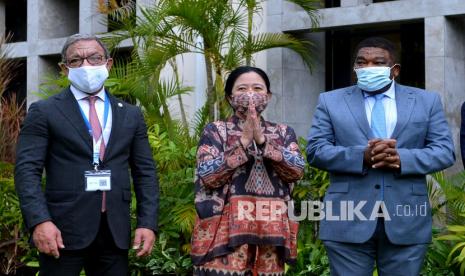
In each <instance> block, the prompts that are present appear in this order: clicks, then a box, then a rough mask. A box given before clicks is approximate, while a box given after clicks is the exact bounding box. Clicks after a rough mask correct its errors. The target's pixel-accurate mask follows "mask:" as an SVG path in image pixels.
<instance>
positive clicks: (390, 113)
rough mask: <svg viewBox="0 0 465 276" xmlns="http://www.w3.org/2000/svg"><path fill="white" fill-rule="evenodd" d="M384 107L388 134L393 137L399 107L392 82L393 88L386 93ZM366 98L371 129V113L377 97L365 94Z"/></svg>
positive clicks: (366, 110)
mask: <svg viewBox="0 0 465 276" xmlns="http://www.w3.org/2000/svg"><path fill="white" fill-rule="evenodd" d="M382 94H384V95H385V97H384V98H383V106H384V115H385V116H384V117H385V118H386V134H387V136H388V137H391V135H392V132H393V131H394V128H395V127H396V124H397V106H396V89H395V82H394V81H392V84H391V87H389V89H388V90H387V91H385V92H384V93H382ZM363 96H364V97H365V112H366V114H367V119H368V124H369V125H370V127H371V111H372V110H373V106H374V105H375V101H376V100H375V97H371V94H370V93H367V92H363Z"/></svg>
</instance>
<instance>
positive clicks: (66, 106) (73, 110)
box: [55, 87, 92, 149]
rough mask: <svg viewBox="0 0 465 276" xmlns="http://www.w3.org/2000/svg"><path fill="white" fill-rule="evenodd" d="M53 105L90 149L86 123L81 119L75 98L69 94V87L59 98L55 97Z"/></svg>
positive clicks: (90, 140)
mask: <svg viewBox="0 0 465 276" xmlns="http://www.w3.org/2000/svg"><path fill="white" fill-rule="evenodd" d="M55 105H56V107H57V108H58V110H60V112H61V113H62V114H63V116H64V117H65V118H66V119H67V120H68V121H69V122H70V123H71V125H72V126H73V127H74V128H75V129H76V131H77V132H78V133H79V135H80V136H81V138H82V139H83V140H84V141H85V142H86V144H87V145H88V146H89V147H90V148H91V149H92V138H91V136H90V134H89V130H88V129H87V126H86V123H85V122H84V119H83V118H82V114H81V111H80V110H79V104H78V102H77V101H76V98H74V95H73V93H71V90H70V89H69V87H68V88H67V89H66V90H64V91H63V93H61V95H60V97H57V102H56V103H55Z"/></svg>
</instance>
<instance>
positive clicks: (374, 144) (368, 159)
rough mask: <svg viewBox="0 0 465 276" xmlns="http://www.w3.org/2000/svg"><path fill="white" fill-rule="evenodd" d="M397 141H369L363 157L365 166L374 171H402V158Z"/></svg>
mask: <svg viewBox="0 0 465 276" xmlns="http://www.w3.org/2000/svg"><path fill="white" fill-rule="evenodd" d="M396 147H397V141H396V140H395V139H372V140H369V141H368V146H367V148H366V149H365V153H364V156H363V161H364V164H365V165H367V166H370V167H372V168H374V169H381V168H382V169H391V170H399V169H400V157H399V154H398V152H397V148H396Z"/></svg>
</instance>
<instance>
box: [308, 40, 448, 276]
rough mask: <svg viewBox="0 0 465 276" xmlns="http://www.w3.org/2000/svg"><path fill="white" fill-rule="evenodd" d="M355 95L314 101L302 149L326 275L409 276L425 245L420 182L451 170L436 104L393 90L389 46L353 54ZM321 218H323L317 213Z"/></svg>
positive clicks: (349, 91)
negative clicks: (320, 183)
mask: <svg viewBox="0 0 465 276" xmlns="http://www.w3.org/2000/svg"><path fill="white" fill-rule="evenodd" d="M355 54H356V57H355V62H354V70H355V72H356V74H357V85H355V86H350V87H346V88H342V89H337V90H334V91H330V92H328V93H322V94H321V95H320V97H319V102H318V105H317V107H316V111H315V113H314V117H313V124H312V127H311V129H310V133H309V137H308V146H307V158H308V161H309V162H310V164H311V165H313V166H315V167H318V168H321V169H324V170H327V171H328V172H329V175H330V186H329V187H328V190H327V192H326V195H325V198H324V203H325V207H326V208H331V210H332V214H331V216H326V217H325V219H323V220H322V221H321V228H320V238H321V239H322V240H323V242H324V245H325V247H326V250H327V253H328V256H329V261H330V267H331V274H332V275H354V276H363V275H367V276H368V275H372V273H373V269H374V266H375V263H376V267H377V269H378V274H379V275H389V276H391V275H403V276H409V275H411V276H413V275H418V274H419V272H420V270H421V266H422V264H423V259H424V255H425V252H426V250H427V247H428V243H430V241H431V220H432V219H431V210H430V206H429V202H428V192H427V189H426V175H427V174H429V173H432V172H435V171H440V170H443V169H445V168H447V167H449V166H451V165H452V164H453V163H454V161H455V155H454V146H453V142H452V139H451V134H450V130H449V126H448V123H447V121H446V118H445V115H444V112H443V108H442V104H441V100H440V98H439V96H438V94H436V93H433V92H427V91H425V90H422V89H418V88H413V87H407V86H403V85H400V84H398V83H396V82H395V81H394V79H395V78H396V77H397V76H398V75H399V73H400V65H399V64H398V63H396V52H395V47H394V46H393V44H392V43H391V42H390V41H388V40H386V39H383V38H378V37H372V38H368V39H366V40H364V41H362V42H360V44H359V45H358V47H357V48H356V52H355ZM326 212H327V214H328V212H329V211H328V210H326Z"/></svg>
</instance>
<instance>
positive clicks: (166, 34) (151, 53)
mask: <svg viewBox="0 0 465 276" xmlns="http://www.w3.org/2000/svg"><path fill="white" fill-rule="evenodd" d="M110 2H111V1H110ZM113 2H114V1H113ZM263 2H264V1H260V0H240V1H227V0H221V1H217V0H176V1H173V0H160V1H157V3H156V4H155V5H153V6H150V7H139V10H140V14H141V15H140V16H136V18H135V19H134V16H133V14H134V13H135V10H136V6H135V4H134V2H133V1H123V5H120V6H119V5H115V4H116V3H109V4H105V2H104V1H101V2H100V9H101V11H102V12H104V13H105V12H106V13H108V14H109V15H110V16H111V17H112V18H114V19H116V20H113V21H111V23H112V26H111V28H112V29H115V31H113V32H111V33H110V35H109V36H108V39H107V42H108V43H109V44H110V45H112V46H113V47H115V46H117V45H120V44H121V43H122V42H123V41H125V40H129V41H131V42H132V44H133V45H134V51H133V53H132V62H131V63H130V64H129V65H130V66H129V68H131V69H130V70H127V71H126V78H129V79H132V80H133V81H130V82H129V83H131V84H132V85H131V86H130V87H128V88H130V90H131V91H132V92H131V94H132V95H134V96H136V97H137V98H139V97H143V98H145V97H150V95H152V93H157V90H158V88H159V87H160V86H161V84H162V83H163V82H162V81H161V80H160V73H161V71H162V70H163V69H164V68H165V66H166V65H167V62H168V61H170V60H171V61H172V60H173V59H174V58H175V57H179V56H180V55H183V54H186V53H198V54H202V56H203V57H204V60H205V66H206V68H205V72H206V81H207V87H208V88H207V91H206V98H207V107H208V108H207V109H206V112H208V118H209V120H210V121H211V120H214V119H217V118H219V117H222V116H224V115H226V114H227V112H228V108H227V104H226V103H225V101H224V95H223V77H224V76H225V74H226V73H227V72H228V71H230V70H231V69H233V68H235V67H237V66H239V65H244V64H251V63H252V61H253V54H255V53H258V52H260V51H263V50H266V49H271V48H276V47H285V48H289V49H291V50H293V51H295V52H297V53H298V54H299V55H300V56H301V57H302V59H303V60H304V61H305V63H307V64H308V65H310V64H311V60H312V59H311V52H310V49H311V48H310V46H311V45H312V44H311V42H310V41H308V40H306V41H303V40H299V39H297V38H296V37H294V36H292V35H291V34H284V33H256V32H254V27H256V26H255V22H254V20H255V18H256V17H257V16H258V15H259V13H260V11H261V10H262V5H263ZM291 2H294V3H296V4H299V5H301V7H303V8H304V9H305V10H306V11H307V12H308V14H309V16H310V18H311V20H312V22H314V23H315V25H316V15H315V13H316V8H317V7H318V5H319V3H320V1H315V0H307V1H291ZM134 20H135V24H134ZM172 69H173V70H176V68H172ZM147 91H149V92H147ZM157 94H160V93H157ZM181 106H182V104H181ZM155 112H156V111H155ZM163 112H164V114H166V109H165V108H163Z"/></svg>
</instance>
